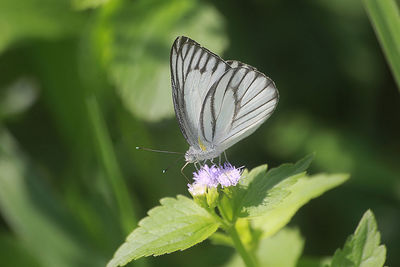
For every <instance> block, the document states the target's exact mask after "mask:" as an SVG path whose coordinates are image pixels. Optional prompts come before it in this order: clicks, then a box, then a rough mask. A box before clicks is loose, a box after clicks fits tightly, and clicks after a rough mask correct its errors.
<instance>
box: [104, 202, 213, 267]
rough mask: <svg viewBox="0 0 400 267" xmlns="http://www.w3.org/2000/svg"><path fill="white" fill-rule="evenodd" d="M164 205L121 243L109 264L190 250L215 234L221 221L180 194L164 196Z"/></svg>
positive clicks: (154, 211)
mask: <svg viewBox="0 0 400 267" xmlns="http://www.w3.org/2000/svg"><path fill="white" fill-rule="evenodd" d="M160 202H161V206H158V207H155V208H153V209H151V210H150V211H149V212H148V215H149V216H148V217H146V218H144V219H143V220H141V221H140V222H139V227H138V228H136V229H135V230H134V231H133V232H132V233H131V234H130V235H129V236H128V238H127V240H126V242H125V243H124V244H122V245H121V247H120V248H119V249H118V250H117V252H116V253H115V255H114V258H113V259H112V260H111V261H110V262H109V263H108V265H107V266H108V267H114V266H123V265H125V264H127V263H128V262H130V261H131V260H135V259H138V258H141V257H144V256H150V255H154V256H157V255H161V254H165V253H171V252H174V251H177V250H184V249H187V248H189V247H191V246H193V245H195V244H197V243H199V242H202V241H203V240H204V239H206V238H207V237H209V236H210V235H212V234H213V233H214V232H215V231H216V230H217V229H218V227H219V223H218V222H217V221H216V220H215V219H214V218H213V217H212V216H211V215H210V214H209V213H208V212H207V211H206V210H205V209H203V208H201V207H200V206H198V205H197V204H196V203H195V202H194V201H193V200H191V199H189V198H187V197H184V196H178V197H177V199H175V198H163V199H161V201H160Z"/></svg>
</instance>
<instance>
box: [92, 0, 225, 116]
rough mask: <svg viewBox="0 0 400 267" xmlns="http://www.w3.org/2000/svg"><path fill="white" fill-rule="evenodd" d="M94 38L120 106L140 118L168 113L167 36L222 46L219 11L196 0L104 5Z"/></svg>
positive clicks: (214, 47) (218, 49) (141, 0)
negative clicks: (185, 37)
mask: <svg viewBox="0 0 400 267" xmlns="http://www.w3.org/2000/svg"><path fill="white" fill-rule="evenodd" d="M105 8H106V12H107V15H105V16H104V18H103V20H102V21H100V23H99V26H98V27H99V28H97V29H96V32H99V33H101V35H96V37H95V38H94V40H93V42H94V44H95V45H97V46H100V49H99V50H100V51H101V55H100V57H101V60H102V62H103V64H104V66H105V69H106V71H107V73H108V74H109V76H110V78H111V81H112V83H113V84H114V85H115V86H116V89H117V91H118V94H119V96H120V97H121V99H122V102H123V103H124V105H125V107H126V108H128V109H129V110H130V111H131V112H132V113H133V114H134V115H135V116H137V117H140V118H141V119H145V120H149V121H155V120H160V119H162V118H166V117H171V116H172V115H173V106H172V101H166V100H167V99H168V100H170V99H172V98H171V84H170V82H169V80H170V77H169V69H170V66H169V52H170V48H171V40H172V41H173V40H174V39H175V38H176V37H177V36H179V35H187V36H191V37H192V38H194V39H195V40H197V41H199V42H201V41H203V40H204V41H205V40H207V47H209V48H210V49H211V50H212V51H215V52H216V53H221V52H222V50H223V49H224V48H225V46H226V43H227V41H226V38H225V36H224V32H223V22H222V18H221V15H220V14H219V13H218V12H217V11H216V10H215V8H213V7H211V6H209V5H208V4H205V3H202V2H198V1H196V0H190V1H180V0H170V1H157V0H151V1H149V0H139V1H119V2H117V3H110V4H109V5H107V6H106V7H105Z"/></svg>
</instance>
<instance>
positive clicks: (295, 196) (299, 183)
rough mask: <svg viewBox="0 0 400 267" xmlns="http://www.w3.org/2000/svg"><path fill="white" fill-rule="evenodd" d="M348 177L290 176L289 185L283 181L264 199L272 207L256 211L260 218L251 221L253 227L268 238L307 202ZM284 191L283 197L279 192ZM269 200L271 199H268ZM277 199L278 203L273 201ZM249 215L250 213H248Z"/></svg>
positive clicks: (326, 175) (333, 175) (328, 175)
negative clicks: (261, 230)
mask: <svg viewBox="0 0 400 267" xmlns="http://www.w3.org/2000/svg"><path fill="white" fill-rule="evenodd" d="M348 178H349V176H348V175H347V174H317V175H312V176H308V175H306V174H299V175H297V176H292V177H291V178H289V180H292V181H291V182H290V183H287V182H285V181H283V182H282V183H280V184H278V185H277V186H276V187H275V188H273V189H272V191H275V192H277V193H278V194H276V193H272V194H271V195H270V196H268V197H267V198H266V200H265V201H266V203H274V205H269V206H268V205H266V206H265V208H264V209H262V213H261V212H260V211H261V210H256V211H257V213H256V214H258V215H262V216H260V217H255V218H254V219H253V220H252V223H253V226H255V227H256V228H260V229H263V237H268V236H271V235H273V234H274V233H276V232H277V231H279V230H280V229H281V228H282V227H284V226H285V225H286V224H287V223H288V222H289V221H290V219H291V218H292V217H293V215H294V214H295V213H296V212H297V210H298V209H300V208H301V207H302V206H303V205H305V204H306V203H307V202H308V201H310V200H311V199H313V198H316V197H318V196H320V195H322V194H323V193H324V192H326V191H328V190H330V189H332V188H334V187H336V186H338V185H340V184H342V183H344V182H345V181H346V180H347V179H348ZM283 191H286V192H287V193H286V194H285V195H282V194H281V193H279V192H283ZM270 198H271V199H270ZM274 198H278V200H279V201H277V200H274ZM250 214H251V213H250Z"/></svg>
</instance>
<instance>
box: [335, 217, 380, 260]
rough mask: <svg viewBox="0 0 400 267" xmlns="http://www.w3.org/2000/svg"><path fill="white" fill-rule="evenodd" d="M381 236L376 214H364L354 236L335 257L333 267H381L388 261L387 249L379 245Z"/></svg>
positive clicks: (350, 237)
mask: <svg viewBox="0 0 400 267" xmlns="http://www.w3.org/2000/svg"><path fill="white" fill-rule="evenodd" d="M380 242H381V236H380V233H379V232H378V229H377V224H376V221H375V217H374V214H373V213H372V211H370V210H368V211H367V212H365V213H364V215H363V217H362V219H361V221H360V223H359V224H358V226H357V229H356V231H355V232H354V234H352V235H351V236H349V238H348V239H347V241H346V243H345V244H344V247H343V249H338V250H337V251H336V252H335V255H333V259H332V264H331V266H332V267H352V266H354V267H355V266H361V267H380V266H383V264H384V263H385V260H386V247H385V246H384V245H379V244H380Z"/></svg>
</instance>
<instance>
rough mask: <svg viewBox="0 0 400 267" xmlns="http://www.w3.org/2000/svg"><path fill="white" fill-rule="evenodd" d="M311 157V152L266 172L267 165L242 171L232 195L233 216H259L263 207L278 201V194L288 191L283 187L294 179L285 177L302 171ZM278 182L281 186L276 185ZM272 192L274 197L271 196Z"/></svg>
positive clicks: (308, 163)
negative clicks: (239, 180)
mask: <svg viewBox="0 0 400 267" xmlns="http://www.w3.org/2000/svg"><path fill="white" fill-rule="evenodd" d="M313 157H314V155H313V154H311V155H308V156H306V157H305V158H303V159H301V160H299V161H298V162H297V163H295V164H282V165H281V166H279V167H277V168H273V169H271V170H269V171H268V172H266V170H267V165H262V166H259V167H257V168H254V169H253V170H251V171H250V172H249V173H247V172H246V173H243V181H242V182H241V184H240V186H238V187H237V188H236V189H235V191H236V192H234V197H233V201H234V204H233V205H234V210H235V216H241V217H248V216H260V215H262V214H263V210H264V209H266V208H270V207H271V206H272V205H275V204H276V203H278V202H279V201H280V200H279V196H280V198H283V197H284V196H285V195H287V194H288V193H289V192H288V191H287V190H286V188H285V187H286V186H288V185H289V184H290V183H293V182H294V180H295V178H292V179H287V178H289V177H292V176H294V175H296V174H299V173H302V172H304V171H305V170H306V169H307V168H308V166H309V165H310V163H311V161H312V159H313ZM285 179H286V180H285ZM282 182H284V183H282ZM280 183H282V184H280ZM278 184H280V185H281V186H280V187H276V186H277V185H278ZM272 194H273V195H274V196H275V197H271V196H272Z"/></svg>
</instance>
